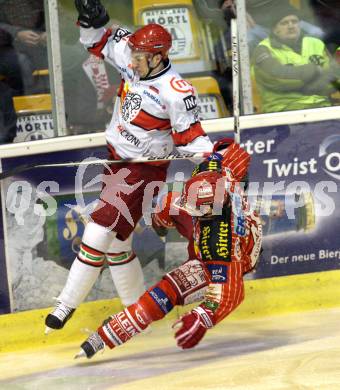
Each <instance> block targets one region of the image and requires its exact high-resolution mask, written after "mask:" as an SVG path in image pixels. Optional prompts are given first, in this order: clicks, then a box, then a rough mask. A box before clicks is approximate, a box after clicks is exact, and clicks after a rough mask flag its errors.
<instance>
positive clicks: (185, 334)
mask: <svg viewBox="0 0 340 390" xmlns="http://www.w3.org/2000/svg"><path fill="white" fill-rule="evenodd" d="M177 325H180V326H181V327H180V328H179V329H178V330H177V332H176V333H175V339H176V342H177V345H178V346H179V347H181V348H183V349H188V348H193V347H194V346H195V345H197V344H198V343H199V342H200V341H201V340H202V338H203V336H204V335H205V333H206V331H207V329H209V328H212V327H213V326H214V314H213V312H212V311H211V310H210V309H208V308H206V307H202V306H198V307H197V308H196V309H194V310H192V311H191V312H190V313H187V314H184V316H182V317H181V318H180V319H179V320H178V321H176V322H175V323H174V325H173V328H178V326H177Z"/></svg>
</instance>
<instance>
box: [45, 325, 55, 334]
mask: <svg viewBox="0 0 340 390" xmlns="http://www.w3.org/2000/svg"><path fill="white" fill-rule="evenodd" d="M55 331H56V329H53V328H50V327H48V326H46V327H45V335H48V334H50V333H53V332H55Z"/></svg>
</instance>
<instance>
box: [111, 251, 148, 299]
mask: <svg viewBox="0 0 340 390" xmlns="http://www.w3.org/2000/svg"><path fill="white" fill-rule="evenodd" d="M109 268H110V272H111V277H112V280H113V283H114V284H115V286H116V290H117V292H118V295H119V297H120V299H121V301H122V303H123V305H124V306H129V305H131V304H133V303H135V302H137V301H138V298H139V297H140V296H141V295H142V294H143V293H144V292H145V286H144V275H143V271H142V267H141V265H140V261H139V259H138V257H135V258H134V259H133V260H132V261H130V262H129V263H127V264H121V265H113V266H110V267H109Z"/></svg>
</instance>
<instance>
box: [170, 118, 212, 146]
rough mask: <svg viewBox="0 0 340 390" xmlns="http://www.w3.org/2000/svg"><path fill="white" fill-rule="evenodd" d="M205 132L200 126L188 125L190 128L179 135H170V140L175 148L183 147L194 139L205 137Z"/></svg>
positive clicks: (197, 124)
mask: <svg viewBox="0 0 340 390" xmlns="http://www.w3.org/2000/svg"><path fill="white" fill-rule="evenodd" d="M205 135H206V134H205V132H204V130H203V128H202V126H201V124H200V122H196V123H193V124H191V125H190V127H189V128H188V129H186V130H184V131H181V132H180V133H172V139H173V141H174V144H175V146H185V145H187V144H189V143H190V142H192V141H193V140H194V139H196V138H197V137H200V136H205Z"/></svg>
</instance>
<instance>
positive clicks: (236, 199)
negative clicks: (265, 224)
mask: <svg viewBox="0 0 340 390" xmlns="http://www.w3.org/2000/svg"><path fill="white" fill-rule="evenodd" d="M232 201H233V206H234V231H235V233H236V234H237V235H238V236H240V237H244V236H245V235H246V219H245V217H244V213H243V210H242V198H241V196H240V195H239V194H237V193H236V192H234V193H233V195H232Z"/></svg>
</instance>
